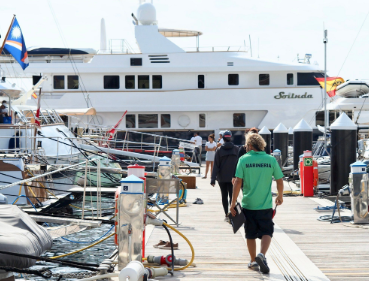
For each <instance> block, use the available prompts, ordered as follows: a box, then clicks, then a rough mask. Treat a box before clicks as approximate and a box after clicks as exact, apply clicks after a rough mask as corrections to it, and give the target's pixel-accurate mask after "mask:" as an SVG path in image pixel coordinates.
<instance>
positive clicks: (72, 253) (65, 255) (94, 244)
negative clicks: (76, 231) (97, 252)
mask: <svg viewBox="0 0 369 281" xmlns="http://www.w3.org/2000/svg"><path fill="white" fill-rule="evenodd" d="M113 235H115V233H112V234H110V235H108V236H107V237H105V238H103V239H101V240H100V241H97V242H95V243H93V244H91V245H89V246H87V247H84V248H82V249H79V250H76V251H73V252H70V253H67V254H64V255H60V256H55V257H51V259H59V258H63V257H67V256H70V255H74V254H77V253H79V252H82V251H84V250H87V249H89V248H92V247H93V246H96V245H97V244H100V243H101V242H103V241H105V240H106V239H108V238H110V237H112V236H113Z"/></svg>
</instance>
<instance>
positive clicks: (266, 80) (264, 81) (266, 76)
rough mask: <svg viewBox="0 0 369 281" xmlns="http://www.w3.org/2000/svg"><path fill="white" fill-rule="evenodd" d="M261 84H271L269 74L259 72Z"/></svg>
mask: <svg viewBox="0 0 369 281" xmlns="http://www.w3.org/2000/svg"><path fill="white" fill-rule="evenodd" d="M259 85H260V86H268V85H269V74H259Z"/></svg>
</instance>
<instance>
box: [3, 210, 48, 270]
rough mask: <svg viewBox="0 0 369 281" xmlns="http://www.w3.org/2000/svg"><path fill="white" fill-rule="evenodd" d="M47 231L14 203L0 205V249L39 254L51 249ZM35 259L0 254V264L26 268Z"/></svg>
mask: <svg viewBox="0 0 369 281" xmlns="http://www.w3.org/2000/svg"><path fill="white" fill-rule="evenodd" d="M52 243H53V240H52V238H51V236H50V234H49V233H48V231H47V230H46V229H45V228H43V227H42V226H40V225H38V224H37V223H36V222H35V221H34V220H33V219H32V218H31V217H30V216H29V215H28V214H26V213H25V212H23V211H22V210H20V209H19V208H18V207H17V206H15V205H8V204H1V205H0V249H1V250H2V251H7V252H13V253H18V254H27V255H33V256H40V255H41V254H42V253H43V252H45V251H46V250H48V249H51V246H52ZM35 263H36V260H34V259H28V258H21V257H16V256H11V255H4V254H0V265H1V266H12V267H17V268H27V267H30V266H32V265H35Z"/></svg>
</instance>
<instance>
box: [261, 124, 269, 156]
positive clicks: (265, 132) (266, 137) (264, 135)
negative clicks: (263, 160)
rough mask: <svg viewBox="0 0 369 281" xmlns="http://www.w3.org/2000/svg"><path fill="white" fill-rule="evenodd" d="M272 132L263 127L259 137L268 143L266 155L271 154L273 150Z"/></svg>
mask: <svg viewBox="0 0 369 281" xmlns="http://www.w3.org/2000/svg"><path fill="white" fill-rule="evenodd" d="M271 134H272V133H271V132H270V131H269V130H268V128H267V127H265V126H264V127H263V128H262V129H261V130H260V131H259V135H260V136H262V138H263V139H264V140H265V142H266V147H265V153H266V154H270V153H271V151H272V148H271V144H272V142H271Z"/></svg>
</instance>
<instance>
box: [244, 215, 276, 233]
mask: <svg viewBox="0 0 369 281" xmlns="http://www.w3.org/2000/svg"><path fill="white" fill-rule="evenodd" d="M243 213H244V214H245V217H246V223H245V232H246V239H256V238H259V239H261V237H263V235H269V236H270V237H273V232H274V223H273V219H272V217H273V209H266V210H247V209H243Z"/></svg>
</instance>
